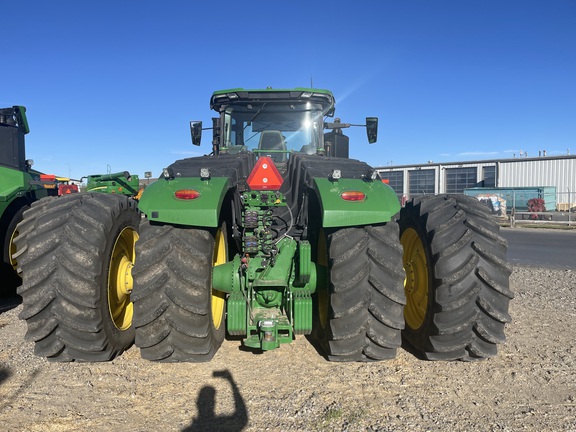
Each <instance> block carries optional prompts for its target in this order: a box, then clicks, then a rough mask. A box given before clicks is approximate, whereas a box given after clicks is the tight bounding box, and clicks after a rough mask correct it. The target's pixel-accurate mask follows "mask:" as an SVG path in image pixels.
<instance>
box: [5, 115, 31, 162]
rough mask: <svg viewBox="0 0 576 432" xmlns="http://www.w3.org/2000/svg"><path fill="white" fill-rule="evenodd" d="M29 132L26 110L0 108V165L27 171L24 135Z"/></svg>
mask: <svg viewBox="0 0 576 432" xmlns="http://www.w3.org/2000/svg"><path fill="white" fill-rule="evenodd" d="M28 132H30V129H29V128H28V121H27V119H26V108H24V107H23V106H13V107H9V108H0V143H1V145H0V165H2V166H6V167H9V168H14V169H16V170H20V171H27V170H28V168H29V165H30V162H29V161H26V148H25V145H24V135H26V134H27V133H28Z"/></svg>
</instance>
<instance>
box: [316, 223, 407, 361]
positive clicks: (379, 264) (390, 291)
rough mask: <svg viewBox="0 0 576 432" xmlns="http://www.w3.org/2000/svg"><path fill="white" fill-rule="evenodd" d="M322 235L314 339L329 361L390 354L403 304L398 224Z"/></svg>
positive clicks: (398, 336) (396, 339)
mask: <svg viewBox="0 0 576 432" xmlns="http://www.w3.org/2000/svg"><path fill="white" fill-rule="evenodd" d="M322 236H323V233H321V234H320V238H319V241H318V248H317V249H318V252H317V254H318V258H317V262H318V264H319V268H320V269H322V268H323V264H324V263H326V264H327V267H325V268H326V273H327V275H326V277H319V280H320V281H322V280H326V282H327V283H326V284H325V286H321V285H322V284H319V285H320V286H319V287H318V289H317V292H316V294H315V296H314V304H315V308H316V310H315V315H314V323H313V330H312V336H311V337H312V339H313V340H314V341H316V342H318V343H319V345H320V346H321V348H322V349H323V350H324V351H325V353H326V356H327V358H328V360H330V361H375V360H384V359H390V358H394V357H395V356H396V351H397V348H398V347H399V346H400V345H401V331H402V328H403V327H404V319H403V316H402V311H403V306H404V303H405V298H404V286H403V281H404V270H403V268H402V247H401V246H400V243H399V241H398V225H397V224H396V222H390V223H387V224H385V225H378V226H365V227H351V228H341V229H337V230H335V231H332V232H329V233H328V235H327V236H326V238H325V240H324V239H323V237H322ZM324 241H325V242H326V247H325V248H324V245H323V242H324ZM324 249H325V252H324ZM324 253H326V255H327V256H326V257H323V254H324ZM326 258H327V259H326Z"/></svg>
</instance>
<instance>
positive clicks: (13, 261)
mask: <svg viewBox="0 0 576 432" xmlns="http://www.w3.org/2000/svg"><path fill="white" fill-rule="evenodd" d="M17 236H18V230H14V231H12V235H11V236H10V240H9V241H10V243H9V246H8V248H9V249H8V250H9V251H10V252H9V253H10V256H9V259H10V265H11V266H12V268H13V269H14V271H16V270H17V269H18V262H17V261H16V259H14V258H13V257H14V254H15V253H16V245H15V244H14V239H15V238H16V237H17Z"/></svg>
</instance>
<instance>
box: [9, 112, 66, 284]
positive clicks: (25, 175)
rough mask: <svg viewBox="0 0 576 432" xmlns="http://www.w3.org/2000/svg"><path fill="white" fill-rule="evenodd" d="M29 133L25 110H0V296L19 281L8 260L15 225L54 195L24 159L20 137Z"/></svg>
mask: <svg viewBox="0 0 576 432" xmlns="http://www.w3.org/2000/svg"><path fill="white" fill-rule="evenodd" d="M29 132H30V129H29V127H28V120H27V118H26V108H25V107H23V106H13V107H9V108H0V245H1V246H2V262H1V263H0V280H1V281H2V282H1V288H0V295H12V294H15V293H16V287H17V286H18V285H20V282H21V280H20V277H19V276H18V275H17V273H16V267H17V263H16V261H15V260H14V259H13V258H12V254H13V253H14V252H15V246H14V243H13V240H14V237H15V236H16V234H17V230H16V225H17V224H18V222H20V221H21V220H22V215H23V213H24V211H25V210H26V209H28V208H29V206H30V204H31V203H32V202H34V201H37V200H39V199H40V198H43V197H46V196H48V195H54V194H56V193H57V191H56V189H55V182H54V181H53V180H52V181H50V180H47V179H44V176H43V174H42V173H40V172H38V171H35V170H32V169H31V166H32V161H31V160H27V159H26V147H25V139H24V135H26V134H27V133H29Z"/></svg>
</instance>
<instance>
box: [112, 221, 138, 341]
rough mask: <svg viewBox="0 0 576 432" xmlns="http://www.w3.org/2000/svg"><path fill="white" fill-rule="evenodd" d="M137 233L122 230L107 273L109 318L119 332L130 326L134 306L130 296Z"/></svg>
mask: <svg viewBox="0 0 576 432" xmlns="http://www.w3.org/2000/svg"><path fill="white" fill-rule="evenodd" d="M137 240H138V233H137V232H136V231H134V229H132V228H124V229H123V230H122V232H121V233H120V235H119V236H118V238H117V239H116V243H115V244H114V248H113V249H112V256H111V258H110V270H109V272H108V307H109V310H110V317H112V321H113V322H114V325H115V326H116V327H117V328H118V329H119V330H126V329H128V328H130V326H131V325H132V317H133V315H134V306H133V304H132V302H131V301H130V294H131V293H132V288H133V286H134V282H133V280H132V268H133V267H134V261H135V258H136V253H135V245H136V241H137Z"/></svg>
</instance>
